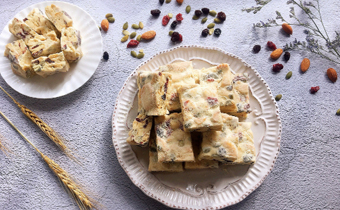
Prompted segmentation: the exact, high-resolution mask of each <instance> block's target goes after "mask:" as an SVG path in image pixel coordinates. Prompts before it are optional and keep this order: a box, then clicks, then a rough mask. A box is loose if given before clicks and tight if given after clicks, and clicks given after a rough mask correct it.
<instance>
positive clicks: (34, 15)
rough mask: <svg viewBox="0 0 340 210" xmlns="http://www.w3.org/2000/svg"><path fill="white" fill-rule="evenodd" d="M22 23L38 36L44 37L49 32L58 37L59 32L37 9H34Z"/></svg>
mask: <svg viewBox="0 0 340 210" xmlns="http://www.w3.org/2000/svg"><path fill="white" fill-rule="evenodd" d="M24 22H25V23H26V24H27V25H28V26H29V27H31V28H32V29H33V30H34V31H35V32H37V33H38V34H40V35H43V36H44V35H46V34H48V33H50V32H54V33H56V35H57V37H60V32H59V31H58V30H57V29H56V28H55V26H54V25H53V24H52V22H51V21H50V20H49V19H47V18H46V17H45V16H44V15H43V13H42V12H41V10H40V9H38V8H34V9H33V10H32V11H31V12H30V13H29V14H28V15H27V17H26V18H25V19H24Z"/></svg>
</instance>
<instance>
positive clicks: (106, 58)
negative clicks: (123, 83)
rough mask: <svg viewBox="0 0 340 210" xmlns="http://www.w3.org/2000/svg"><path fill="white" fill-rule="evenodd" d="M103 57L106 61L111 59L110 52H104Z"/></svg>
mask: <svg viewBox="0 0 340 210" xmlns="http://www.w3.org/2000/svg"><path fill="white" fill-rule="evenodd" d="M103 59H104V60H106V61H107V60H109V53H107V52H106V51H105V52H104V54H103Z"/></svg>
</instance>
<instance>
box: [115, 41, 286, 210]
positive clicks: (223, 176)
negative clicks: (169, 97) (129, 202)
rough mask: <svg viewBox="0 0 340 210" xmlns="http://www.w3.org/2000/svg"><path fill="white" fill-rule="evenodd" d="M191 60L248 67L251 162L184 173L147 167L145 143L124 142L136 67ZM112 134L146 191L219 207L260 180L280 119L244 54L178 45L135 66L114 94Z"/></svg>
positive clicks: (181, 202) (180, 203)
mask: <svg viewBox="0 0 340 210" xmlns="http://www.w3.org/2000/svg"><path fill="white" fill-rule="evenodd" d="M185 60H191V61H192V62H193V65H194V68H196V69H199V68H202V67H209V66H212V65H218V64H220V63H229V65H230V67H231V69H232V70H233V71H234V72H237V73H248V75H249V86H250V105H251V108H252V110H253V112H252V113H251V114H249V117H248V119H247V121H250V122H252V123H253V125H252V131H253V133H254V143H255V149H256V152H257V158H256V163H255V164H254V165H252V166H222V167H220V168H219V169H207V170H185V171H184V172H182V173H166V172H159V173H150V172H148V153H149V151H148V149H147V148H140V147H137V146H130V145H129V144H127V143H126V139H127V137H128V132H129V127H131V124H132V121H133V119H134V118H135V117H136V115H137V99H136V98H137V97H136V93H137V91H138V88H137V84H136V79H137V76H136V75H137V71H140V70H153V71H154V70H157V69H158V67H159V66H161V65H165V64H169V63H172V62H177V61H185ZM112 130H113V132H112V140H113V145H114V147H115V149H116V153H117V158H118V161H119V163H120V165H121V166H122V168H123V169H124V170H125V172H126V173H127V175H128V176H129V177H130V179H131V181H132V182H133V183H134V184H135V185H136V186H137V187H139V188H140V189H141V190H142V191H143V192H144V193H145V194H146V195H148V196H150V197H152V198H154V199H156V200H158V201H160V202H162V203H163V204H165V205H167V206H170V207H173V208H179V209H221V208H224V207H227V206H230V205H233V204H235V203H238V202H240V201H241V200H243V199H244V198H245V197H247V196H248V195H249V194H250V193H251V192H253V191H254V190H255V189H256V188H257V187H258V186H260V184H261V183H262V182H263V181H264V179H265V178H266V176H267V175H268V174H269V173H270V171H271V170H272V168H273V166H274V163H275V160H276V158H277V156H278V153H279V149H280V138H281V120H280V117H279V112H278V107H277V105H276V102H275V100H274V98H273V96H272V94H271V91H270V89H269V87H268V85H267V84H266V83H265V81H264V80H263V79H262V78H261V76H260V75H259V74H258V72H257V71H256V70H255V69H253V68H252V67H251V66H250V65H248V64H247V63H245V62H244V61H243V60H242V59H240V58H238V57H236V56H235V55H232V54H230V53H227V52H224V51H222V50H220V49H218V48H213V47H201V46H182V47H177V48H173V49H170V50H166V51H163V52H161V53H158V54H156V55H155V56H153V57H152V58H150V59H149V60H147V61H146V62H144V63H142V64H141V65H139V66H138V67H137V69H136V70H135V71H133V72H132V73H131V75H130V76H129V77H128V79H127V80H126V82H125V84H124V86H123V87H122V89H121V91H120V92H119V95H118V96H117V100H116V105H115V109H114V112H113V116H112Z"/></svg>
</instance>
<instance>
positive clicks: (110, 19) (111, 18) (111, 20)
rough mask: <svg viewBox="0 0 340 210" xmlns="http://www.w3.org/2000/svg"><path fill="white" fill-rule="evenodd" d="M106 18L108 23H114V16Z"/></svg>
mask: <svg viewBox="0 0 340 210" xmlns="http://www.w3.org/2000/svg"><path fill="white" fill-rule="evenodd" d="M107 20H108V21H109V23H114V22H115V20H116V19H115V18H114V17H108V18H107Z"/></svg>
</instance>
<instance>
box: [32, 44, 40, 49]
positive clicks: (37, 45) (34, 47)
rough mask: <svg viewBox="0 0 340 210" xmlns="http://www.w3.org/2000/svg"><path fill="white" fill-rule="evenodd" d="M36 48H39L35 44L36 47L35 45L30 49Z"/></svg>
mask: <svg viewBox="0 0 340 210" xmlns="http://www.w3.org/2000/svg"><path fill="white" fill-rule="evenodd" d="M37 47H39V45H38V44H37V45H35V46H34V47H32V48H31V49H34V48H37Z"/></svg>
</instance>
